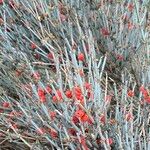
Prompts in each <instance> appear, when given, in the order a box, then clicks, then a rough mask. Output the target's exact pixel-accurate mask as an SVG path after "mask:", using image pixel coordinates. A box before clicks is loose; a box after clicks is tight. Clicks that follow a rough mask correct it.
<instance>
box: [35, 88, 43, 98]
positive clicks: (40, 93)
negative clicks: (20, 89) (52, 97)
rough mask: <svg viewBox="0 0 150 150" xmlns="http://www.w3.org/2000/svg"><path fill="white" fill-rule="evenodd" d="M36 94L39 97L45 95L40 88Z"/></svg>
mask: <svg viewBox="0 0 150 150" xmlns="http://www.w3.org/2000/svg"><path fill="white" fill-rule="evenodd" d="M37 92H38V96H39V97H41V96H43V95H45V91H44V90H43V89H42V88H38V90H37Z"/></svg>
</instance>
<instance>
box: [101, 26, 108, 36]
mask: <svg viewBox="0 0 150 150" xmlns="http://www.w3.org/2000/svg"><path fill="white" fill-rule="evenodd" d="M101 34H102V35H103V36H109V35H110V33H109V31H108V29H106V28H102V29H101Z"/></svg>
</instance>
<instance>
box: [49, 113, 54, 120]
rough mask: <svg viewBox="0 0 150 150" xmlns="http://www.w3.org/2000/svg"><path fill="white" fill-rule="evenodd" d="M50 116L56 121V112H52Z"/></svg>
mask: <svg viewBox="0 0 150 150" xmlns="http://www.w3.org/2000/svg"><path fill="white" fill-rule="evenodd" d="M49 114H50V118H51V119H52V120H54V119H55V117H56V112H55V111H50V112H49Z"/></svg>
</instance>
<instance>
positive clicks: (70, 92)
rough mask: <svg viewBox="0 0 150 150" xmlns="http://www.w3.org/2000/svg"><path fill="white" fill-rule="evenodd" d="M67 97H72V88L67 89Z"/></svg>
mask: <svg viewBox="0 0 150 150" xmlns="http://www.w3.org/2000/svg"><path fill="white" fill-rule="evenodd" d="M65 95H66V97H67V98H72V91H71V90H67V91H66V93H65Z"/></svg>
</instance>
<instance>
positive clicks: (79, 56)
mask: <svg viewBox="0 0 150 150" xmlns="http://www.w3.org/2000/svg"><path fill="white" fill-rule="evenodd" d="M78 60H79V61H84V54H83V53H79V54H78Z"/></svg>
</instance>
